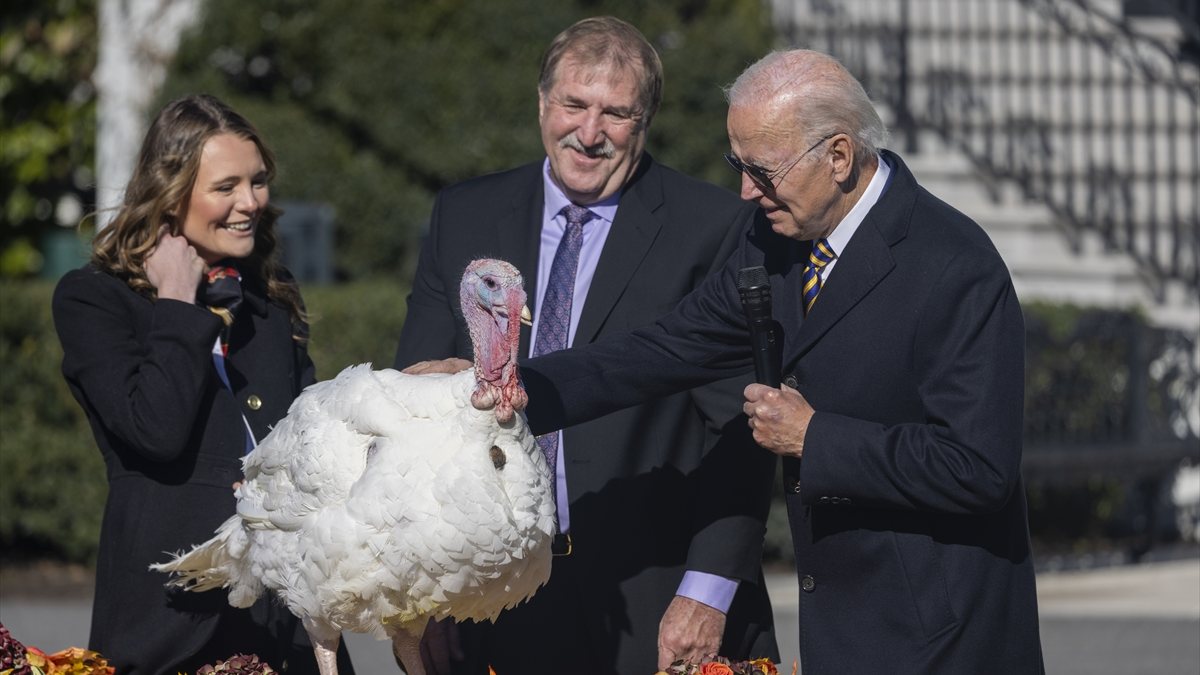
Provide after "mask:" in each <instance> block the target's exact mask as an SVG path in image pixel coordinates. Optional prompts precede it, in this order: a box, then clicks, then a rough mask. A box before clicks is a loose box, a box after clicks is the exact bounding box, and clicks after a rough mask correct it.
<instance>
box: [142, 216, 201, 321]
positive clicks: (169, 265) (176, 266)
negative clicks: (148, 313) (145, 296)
mask: <svg viewBox="0 0 1200 675" xmlns="http://www.w3.org/2000/svg"><path fill="white" fill-rule="evenodd" d="M204 268H205V265H204V261H203V260H201V259H200V256H199V255H197V254H196V249H194V248H192V245H191V244H189V243H188V240H187V239H185V238H183V237H177V236H175V235H173V234H170V233H169V232H167V228H166V227H165V226H164V227H163V228H162V229H161V230H159V233H158V243H157V244H155V246H154V250H153V251H151V252H150V255H148V256H146V279H147V280H148V281H149V282H150V284H151V285H152V286H154V288H156V289H158V297H160V298H166V299H170V300H182V301H183V302H196V290H197V289H199V288H200V279H202V278H203V277H204Z"/></svg>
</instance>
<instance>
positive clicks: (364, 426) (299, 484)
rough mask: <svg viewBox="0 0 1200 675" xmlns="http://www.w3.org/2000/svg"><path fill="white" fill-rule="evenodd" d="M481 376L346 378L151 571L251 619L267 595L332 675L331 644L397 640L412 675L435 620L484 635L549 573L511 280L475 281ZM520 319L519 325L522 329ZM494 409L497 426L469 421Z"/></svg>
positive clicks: (488, 268)
mask: <svg viewBox="0 0 1200 675" xmlns="http://www.w3.org/2000/svg"><path fill="white" fill-rule="evenodd" d="M459 297H460V299H461V301H462V302H461V304H462V310H463V316H464V318H465V319H466V322H467V325H468V328H469V331H470V334H471V339H472V342H473V345H474V350H475V364H474V369H473V370H465V371H463V372H461V373H457V374H454V375H421V376H417V375H406V374H403V373H399V372H396V371H394V370H379V371H372V370H371V367H370V364H365V365H358V366H351V367H349V368H347V369H345V370H344V371H342V372H341V374H339V375H338V376H337V377H336V378H334V379H332V380H328V381H325V382H321V383H318V384H315V385H313V386H311V387H309V388H308V389H306V390H305V391H304V392H303V393H302V394H301V395H300V397H299V398H297V399H296V401H295V402H294V403H293V404H292V406H291V408H290V409H289V410H288V414H287V416H286V417H285V418H284V419H283V420H281V421H280V423H279V424H278V426H276V427H275V429H274V430H272V431H271V433H270V434H268V435H267V437H266V438H264V439H263V441H262V443H260V444H259V445H258V447H257V448H255V449H254V450H253V451H252V452H251V453H250V454H248V455H247V456H246V458H245V460H244V462H243V465H244V469H245V480H244V482H243V483H242V484H241V487H240V488H238V490H237V493H236V494H237V500H238V506H237V515H235V516H233V517H232V518H230V519H229V520H227V521H226V522H225V523H224V524H222V525H221V527H220V528H218V530H217V534H216V536H215V537H213V538H212V539H210V540H208V541H207V542H205V543H203V544H201V545H199V546H197V547H195V548H193V549H192V550H191V551H189V552H187V553H184V554H180V555H178V556H176V557H175V558H174V559H173V560H171V561H170V562H168V563H165V564H161V565H154V566H153V569H156V570H159V571H163V572H172V573H174V574H176V575H177V577H176V578H174V579H172V580H171V582H170V583H171V584H174V585H178V586H183V587H185V588H188V589H190V590H195V591H204V590H210V589H214V588H228V589H229V603H230V604H231V605H233V606H235V607H249V606H250V605H251V604H253V602H254V600H255V599H256V598H257V597H258V596H259V595H260V594H261V593H262V592H263V589H264V588H267V589H270V590H271V591H273V592H274V593H275V594H276V595H277V596H278V597H279V599H280V600H282V601H283V602H284V603H285V604H286V605H287V607H288V609H289V610H291V611H292V613H294V614H295V615H296V616H298V617H300V619H301V620H302V622H303V624H304V628H305V629H306V630H307V631H308V634H309V637H310V638H311V639H312V643H313V648H314V651H315V653H316V658H317V664H318V666H319V667H320V670H321V673H322V675H334V674H335V673H336V672H337V665H336V651H337V646H338V642H339V640H340V639H341V631H343V630H349V631H353V632H361V633H372V634H374V635H375V636H376V637H377V638H379V639H385V638H391V640H392V649H393V651H394V652H395V654H396V655H397V656H398V657H399V658H400V659H401V660H402V661H403V662H404V664H405V666H406V667H407V668H408V669H409V672H410V674H411V675H423V673H424V669H423V667H422V664H421V657H420V654H419V641H420V637H421V635H422V633H423V632H424V630H425V626H426V624H427V622H428V621H429V619H431V618H433V619H442V618H447V617H452V618H454V619H455V620H459V621H461V620H464V619H474V620H477V621H482V620H485V619H494V618H495V617H496V616H497V615H498V614H499V613H500V611H501V610H503V609H506V608H509V607H511V606H513V605H515V604H517V603H519V602H521V601H523V600H525V599H527V598H528V597H530V596H531V595H532V594H533V593H534V592H535V591H536V590H537V588H538V587H539V586H541V585H542V584H543V583H545V582H546V580H547V578H548V577H549V575H550V545H551V540H552V538H553V534H554V522H555V511H554V508H555V507H554V502H553V500H552V499H551V497H550V495H551V492H550V480H551V477H550V475H549V470H548V468H547V465H546V461H545V458H544V457H543V456H542V454H541V452H540V451H539V450H538V447H537V444H536V443H535V442H534V439H533V436H532V435H531V434H530V432H529V428H528V426H527V425H526V424H525V420H524V417H523V415H522V414H520V411H521V410H522V409H524V407H525V403H526V396H525V391H524V389H522V387H521V384H520V380H519V377H518V373H517V351H518V346H517V345H518V338H519V334H520V323H522V322H523V321H528V318H529V310H528V309H527V308H526V307H525V292H524V290H523V286H522V280H521V275H520V273H519V272H518V271H517V270H516V268H514V267H513V266H512V265H510V264H508V263H506V262H503V261H499V260H476V261H474V262H472V263H471V264H470V265H468V266H467V269H466V271H465V272H464V274H463V279H462V285H461V287H460V290H459ZM518 317H519V318H518ZM472 400H475V402H476V403H477V404H479V405H480V406H481V407H490V406H491V405H493V404H494V405H495V409H494V410H478V409H476V407H475V405H473V404H472Z"/></svg>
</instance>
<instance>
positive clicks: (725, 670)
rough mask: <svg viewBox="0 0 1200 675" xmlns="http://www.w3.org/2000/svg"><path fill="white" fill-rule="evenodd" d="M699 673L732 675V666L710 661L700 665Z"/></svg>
mask: <svg viewBox="0 0 1200 675" xmlns="http://www.w3.org/2000/svg"><path fill="white" fill-rule="evenodd" d="M700 675H733V668H730V667H729V666H727V665H725V664H724V663H717V662H715V661H710V662H708V663H705V664H704V665H702V666H700Z"/></svg>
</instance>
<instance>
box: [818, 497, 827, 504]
mask: <svg viewBox="0 0 1200 675" xmlns="http://www.w3.org/2000/svg"><path fill="white" fill-rule="evenodd" d="M817 503H818V504H828V503H829V497H820V498H818V499H817Z"/></svg>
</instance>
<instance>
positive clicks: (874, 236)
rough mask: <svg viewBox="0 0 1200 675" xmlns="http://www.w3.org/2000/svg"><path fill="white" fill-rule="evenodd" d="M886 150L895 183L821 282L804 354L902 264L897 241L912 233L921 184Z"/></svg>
mask: <svg viewBox="0 0 1200 675" xmlns="http://www.w3.org/2000/svg"><path fill="white" fill-rule="evenodd" d="M882 154H883V155H884V157H885V161H887V162H888V164H889V165H890V166H891V168H892V178H891V183H890V185H889V186H888V187H887V189H886V190H885V191H884V193H883V195H881V196H880V198H879V201H878V202H877V203H876V204H875V206H874V207H872V209H871V210H870V211H869V212H868V213H867V216H866V218H864V219H863V222H862V224H861V225H860V226H859V228H858V230H857V231H855V233H854V236H853V237H851V238H850V242H849V243H847V244H846V249H845V250H844V251H840V252H838V260H837V266H836V267H835V268H834V270H833V273H832V274H830V276H829V281H828V283H826V284H824V285H823V286H822V287H821V294H820V295H819V296H818V297H817V302H816V304H815V305H813V308H812V311H810V312H809V314H808V316H806V317H805V318H804V322H803V323H802V324H801V325H800V331H799V333H798V334H797V336H796V338H797V346H796V349H797V355H798V356H803V355H804V354H806V353H807V352H808V350H809V349H810V348H811V347H812V345H813V344H814V343H815V342H816V341H817V340H819V339H820V338H821V336H822V335H824V334H825V333H826V332H827V331H828V330H829V329H830V328H832V327H833V326H834V325H835V324H837V322H838V321H840V320H841V318H842V317H843V316H845V315H846V313H847V312H849V311H850V310H851V309H853V308H854V306H855V305H857V304H858V303H859V302H860V301H861V300H862V299H863V298H864V297H866V295H867V293H870V292H871V289H873V288H875V287H876V286H877V285H878V284H879V282H881V281H882V280H883V278H884V277H886V276H887V275H888V274H889V273H890V272H891V271H892V269H893V268H894V267H895V266H896V261H895V259H894V258H893V257H892V246H893V245H894V244H895V243H896V242H898V241H900V240H901V239H903V238H904V237H905V236H906V235H907V233H908V227H909V224H910V223H909V218H910V216H909V214H910V213H911V212H912V206H913V201H914V199H915V198H916V190H917V186H916V181H915V180H914V179H913V177H912V174H911V173H909V171H908V168H907V167H905V166H904V163H903V162H901V161H900V158H899V157H896V156H895V155H893V154H892V153H890V152H888V151H886V150H884V151H883V153H882ZM811 250H812V243H811V242H808V245H807V246H806V247H805V250H804V252H803V255H804V257H803V258H802V260H807V259H808V253H809V251H811ZM801 301H802V300H801Z"/></svg>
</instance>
